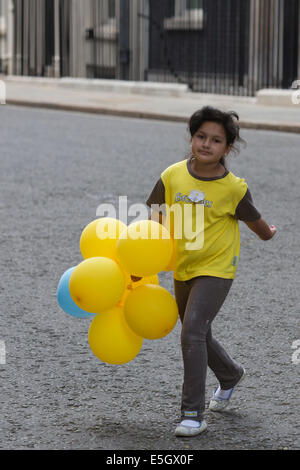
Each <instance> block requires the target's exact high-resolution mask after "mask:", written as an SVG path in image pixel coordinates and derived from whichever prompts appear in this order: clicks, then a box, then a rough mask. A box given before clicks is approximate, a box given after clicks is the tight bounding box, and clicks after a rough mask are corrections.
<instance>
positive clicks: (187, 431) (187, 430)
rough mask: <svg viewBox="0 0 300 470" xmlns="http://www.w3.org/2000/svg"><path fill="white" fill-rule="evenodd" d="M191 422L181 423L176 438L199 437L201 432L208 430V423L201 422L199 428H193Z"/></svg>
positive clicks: (176, 430) (176, 431) (184, 421)
mask: <svg viewBox="0 0 300 470" xmlns="http://www.w3.org/2000/svg"><path fill="white" fill-rule="evenodd" d="M188 423H189V420H183V421H181V423H180V424H179V425H178V426H177V428H176V429H175V436H181V437H192V436H197V435H198V434H200V433H201V432H203V431H205V429H206V428H207V424H206V422H205V421H204V420H203V421H199V422H198V426H195V425H193V426H191V425H189V424H188Z"/></svg>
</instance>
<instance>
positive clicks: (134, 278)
mask: <svg viewBox="0 0 300 470" xmlns="http://www.w3.org/2000/svg"><path fill="white" fill-rule="evenodd" d="M148 220H154V222H159V223H160V224H162V225H163V214H162V213H161V212H155V211H152V212H151V214H150V215H149V219H148ZM131 279H132V281H133V282H138V281H140V280H141V279H143V278H142V277H138V276H132V275H131Z"/></svg>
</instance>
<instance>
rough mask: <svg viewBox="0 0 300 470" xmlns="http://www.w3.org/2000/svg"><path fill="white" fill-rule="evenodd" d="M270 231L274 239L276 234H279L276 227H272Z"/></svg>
mask: <svg viewBox="0 0 300 470" xmlns="http://www.w3.org/2000/svg"><path fill="white" fill-rule="evenodd" d="M269 227H270V230H271V232H272V238H273V237H274V235H275V233H276V232H277V228H276V227H275V225H270V226H269Z"/></svg>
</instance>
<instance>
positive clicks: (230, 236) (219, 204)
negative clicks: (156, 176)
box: [161, 160, 248, 281]
mask: <svg viewBox="0 0 300 470" xmlns="http://www.w3.org/2000/svg"><path fill="white" fill-rule="evenodd" d="M161 180H162V182H163V184H164V188H165V204H166V215H167V217H166V223H165V225H166V226H167V228H169V229H170V232H171V235H172V237H173V238H174V248H175V260H174V278H175V279H176V280H178V281H186V280H188V279H191V278H194V277H196V276H214V277H221V278H226V279H234V278H235V276H236V270H237V265H238V260H239V254H240V232H239V222H238V220H237V218H236V217H235V212H236V208H237V206H238V204H239V202H240V201H241V200H242V199H243V197H244V196H245V194H246V192H247V188H248V186H247V183H246V182H245V180H244V179H243V178H238V177H237V176H235V175H234V174H233V173H231V172H227V171H226V172H225V174H224V176H223V177H217V178H210V179H209V178H207V179H205V178H201V179H200V178H197V177H196V176H195V175H194V176H193V174H192V173H191V170H190V167H189V162H188V161H187V160H183V161H181V162H179V163H175V164H173V165H171V166H170V167H168V168H167V169H166V170H165V171H164V172H163V173H162V174H161Z"/></svg>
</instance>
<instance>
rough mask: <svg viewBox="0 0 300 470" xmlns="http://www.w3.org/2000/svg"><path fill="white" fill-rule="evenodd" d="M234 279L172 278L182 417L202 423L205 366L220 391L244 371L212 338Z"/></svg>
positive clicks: (204, 277)
mask: <svg viewBox="0 0 300 470" xmlns="http://www.w3.org/2000/svg"><path fill="white" fill-rule="evenodd" d="M232 282H233V280H232V279H223V278H219V277H210V276H199V277H195V278H193V279H190V280H189V281H177V280H176V279H174V289H175V298H176V301H177V304H178V309H179V315H180V319H181V323H182V332H181V348H182V356H183V365H184V382H183V388H182V402H181V418H182V419H192V420H196V421H201V420H202V419H203V416H204V410H205V382H206V374H207V366H208V367H209V368H210V369H211V370H212V371H213V372H214V374H215V376H216V377H217V379H218V381H219V383H220V385H221V388H222V389H223V390H228V389H229V388H232V387H233V386H234V385H235V384H236V383H237V382H238V381H239V379H240V378H241V376H242V374H243V369H242V367H241V366H240V365H238V364H237V363H236V362H235V361H233V360H232V359H231V358H230V356H229V355H228V354H227V353H226V351H225V350H224V348H223V347H222V346H221V345H220V343H218V341H217V340H216V339H215V338H213V336H212V330H211V324H212V321H213V319H214V318H215V316H216V315H217V313H218V312H219V310H220V309H221V307H222V305H223V303H224V301H225V299H226V297H227V294H228V292H229V290H230V288H231V285H232Z"/></svg>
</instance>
